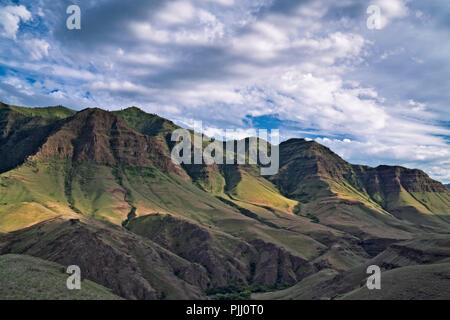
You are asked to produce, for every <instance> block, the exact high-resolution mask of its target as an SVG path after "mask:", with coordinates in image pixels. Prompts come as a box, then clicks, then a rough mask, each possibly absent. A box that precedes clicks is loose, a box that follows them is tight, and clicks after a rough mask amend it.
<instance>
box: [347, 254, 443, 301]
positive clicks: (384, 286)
mask: <svg viewBox="0 0 450 320" xmlns="http://www.w3.org/2000/svg"><path fill="white" fill-rule="evenodd" d="M341 299H343V300H449V299H450V263H442V264H432V265H417V266H408V267H403V268H398V269H394V270H390V271H386V272H382V273H381V290H368V289H367V287H365V286H362V287H361V288H359V289H356V290H354V291H352V292H350V293H348V294H346V295H344V296H343V297H342V298H341Z"/></svg>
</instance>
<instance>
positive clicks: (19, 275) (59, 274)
mask: <svg viewBox="0 0 450 320" xmlns="http://www.w3.org/2000/svg"><path fill="white" fill-rule="evenodd" d="M67 277H68V274H67V273H66V269H65V268H64V267H63V266H62V265H59V264H56V263H52V262H48V261H45V260H42V259H39V258H34V257H31V256H26V255H15V254H6V255H2V256H0V300H24V299H25V300H42V299H49V300H119V299H120V297H118V296H116V295H114V294H112V293H111V292H110V290H108V289H106V288H105V287H102V286H100V285H98V284H96V283H94V282H92V281H89V280H84V281H82V282H81V289H82V290H68V289H67V287H66V280H67Z"/></svg>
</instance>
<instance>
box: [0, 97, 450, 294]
mask: <svg viewBox="0 0 450 320" xmlns="http://www.w3.org/2000/svg"><path fill="white" fill-rule="evenodd" d="M68 110H69V109H68ZM178 128H180V127H178V126H177V125H176V124H174V123H173V122H171V121H170V120H167V119H164V118H161V117H159V116H157V115H155V114H147V113H145V112H144V111H142V110H140V109H138V108H136V107H130V108H127V109H124V110H120V111H113V112H110V111H105V110H102V109H99V108H88V109H84V110H81V111H79V112H75V113H73V114H72V112H67V111H66V110H65V109H61V108H60V107H56V108H50V109H48V108H47V109H46V108H42V109H40V110H37V111H27V109H26V108H24V109H21V108H20V107H11V106H8V105H0V151H2V150H3V151H4V152H2V153H0V160H2V161H1V162H0V254H7V253H13V254H27V255H32V256H35V257H38V258H41V259H45V260H51V261H53V262H56V263H63V264H64V263H66V262H68V260H67V259H63V257H64V254H63V253H67V254H69V253H70V254H71V257H72V258H73V259H74V260H77V261H80V263H83V266H84V268H85V269H87V270H89V277H90V278H89V280H92V281H94V282H97V283H99V284H101V285H103V286H105V287H107V288H110V289H113V293H114V294H116V295H119V296H121V297H125V298H129V299H161V298H165V297H167V298H176V299H188V298H194V297H195V298H201V299H205V298H207V297H208V296H209V295H211V294H212V293H213V295H218V296H220V294H222V295H223V294H225V295H226V296H227V295H228V296H227V297H231V298H232V297H238V296H239V295H236V294H240V293H242V292H247V291H248V290H250V291H255V290H256V291H258V290H259V291H261V290H262V291H267V290H273V289H281V288H283V287H286V286H294V285H295V284H296V283H301V282H302V281H303V280H304V279H305V278H308V277H310V276H314V275H315V274H317V273H319V272H321V271H322V270H332V272H331V273H332V274H339V275H341V274H345V273H346V272H350V270H352V269H353V268H356V267H358V266H360V265H362V264H364V263H366V262H367V261H369V260H370V259H372V258H374V257H375V256H377V255H378V254H382V253H383V252H385V251H386V250H389V248H390V247H391V246H392V245H395V244H396V243H399V242H401V241H407V240H410V239H413V238H415V237H417V236H421V237H423V236H426V235H428V234H430V235H436V234H441V235H444V234H448V232H449V230H450V219H449V216H450V191H449V190H448V189H447V188H445V187H444V185H442V184H441V183H439V182H437V181H434V180H432V179H431V178H430V177H428V175H426V173H424V172H423V171H421V170H418V169H407V168H403V167H400V166H378V167H375V168H372V167H369V166H362V165H353V164H350V163H348V162H347V161H345V160H343V159H342V158H341V157H339V156H338V155H337V154H335V153H334V152H332V151H331V150H330V149H329V148H327V147H325V146H322V145H320V144H319V143H317V142H315V141H307V140H305V139H297V138H293V139H289V140H287V141H284V142H282V143H280V170H279V172H278V173H277V174H276V175H273V176H269V177H263V176H260V175H259V166H258V165H217V164H213V165H205V164H200V165H194V164H192V165H186V164H183V165H177V164H174V163H173V162H172V161H171V157H170V152H171V148H172V147H173V145H174V142H172V141H171V139H170V134H171V132H172V131H173V130H174V129H178ZM190 132H191V134H193V132H192V131H190ZM247 145H248V141H247ZM13 148H14V151H15V152H11V150H13ZM269 148H270V145H269ZM2 163H3V164H2ZM78 221H79V222H78ZM39 230H41V231H39ZM42 230H43V231H42ZM2 232H3V233H2ZM43 232H44V234H45V233H48V232H52V234H55V235H60V236H61V237H60V236H58V239H66V237H68V236H69V235H72V236H74V237H81V238H79V239H80V241H81V243H82V244H83V245H76V244H75V243H73V244H64V243H63V242H61V241H60V240H57V238H52V237H41V236H35V235H39V234H41V233H43ZM66 233H67V234H66ZM101 234H104V235H105V236H104V237H101V238H99V237H98V236H97V235H101ZM59 237H60V238H59ZM110 238H111V239H115V241H112V242H111V241H109V240H108V239H110ZM89 239H96V242H95V244H96V245H98V246H99V248H104V249H105V250H106V251H107V252H111V254H113V253H114V256H116V257H117V259H122V258H119V257H128V256H131V257H132V258H130V259H134V260H133V262H132V265H134V266H135V267H133V268H135V270H136V274H133V272H134V271H133V268H131V269H129V268H125V269H124V270H126V271H124V277H122V278H120V279H118V280H117V281H115V282H114V281H110V280H108V279H106V278H102V277H100V276H98V275H99V273H100V270H101V267H102V266H99V265H96V264H95V263H92V265H87V264H86V261H83V260H82V256H83V255H82V252H83V250H82V247H83V246H86V247H87V248H92V245H93V244H92V245H90V244H89ZM126 239H128V240H126ZM126 242H127V243H129V244H128V245H124V243H126ZM56 245H58V246H59V250H60V252H61V255H58V256H54V255H50V254H49V252H48V247H51V246H56ZM2 248H3V249H2ZM14 248H16V249H14ZM21 248H34V249H32V250H31V249H27V250H25V249H21ZM132 248H139V249H138V251H139V252H141V253H142V252H147V253H146V254H147V255H150V251H151V252H153V253H152V254H151V255H153V257H154V259H155V260H154V261H158V262H155V263H156V266H157V268H158V270H159V271H158V273H155V274H152V272H151V271H150V270H151V268H150V269H149V266H151V265H152V262H150V260H147V259H142V257H141V255H140V254H137V253H136V252H134V251H133V252H132V251H130V250H131V249H132ZM145 248H146V249H145ZM149 248H151V250H150V249H149ZM93 250H94V249H93ZM96 250H98V249H95V250H94V251H96ZM133 250H134V249H133ZM148 250H150V251H148ZM155 250H156V251H155ZM154 252H158V254H156V253H155V254H154ZM158 255H159V257H160V258H158ZM80 259H81V260H80ZM105 259H106V257H105ZM108 259H109V258H108ZM127 259H128V258H127ZM92 261H94V260H92ZM105 261H109V260H105ZM106 264H107V263H106ZM175 264H176V265H178V266H184V267H183V268H187V269H185V270H188V269H189V268H190V269H189V270H197V271H198V277H193V276H192V274H191V273H189V274H191V275H190V276H189V277H188V278H186V277H187V275H186V276H181V275H180V274H179V272H180V271H179V269H176V270H178V271H176V270H175V269H174V267H173V266H174V265H175ZM324 272H325V271H324ZM127 278H128V279H134V280H133V281H132V283H133V284H132V285H131V283H130V286H129V285H126V284H125V282H126V281H127ZM163 279H166V280H163ZM167 279H172V280H170V281H172V282H173V286H171V287H170V288H169V287H167V285H166V284H165V281H167ZM184 290H187V291H186V292H185V293H183V292H184ZM342 290H344V289H342ZM244 296H245V297H247V298H248V297H249V296H248V295H247V294H245V295H244ZM222 297H223V296H222Z"/></svg>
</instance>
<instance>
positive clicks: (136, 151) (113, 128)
mask: <svg viewBox="0 0 450 320" xmlns="http://www.w3.org/2000/svg"><path fill="white" fill-rule="evenodd" d="M58 124H59V127H58V128H57V129H56V130H54V131H53V132H52V134H51V135H50V136H49V137H47V139H46V141H45V143H44V144H43V145H42V146H41V147H40V149H39V151H38V152H37V154H36V155H34V156H32V157H31V160H43V159H55V158H56V159H61V160H73V161H75V162H93V163H95V164H98V165H106V166H114V165H118V164H121V165H129V166H135V167H156V168H158V169H161V170H163V171H166V172H171V173H175V174H178V175H180V176H182V177H184V178H187V175H186V174H185V173H184V171H183V170H182V169H181V168H180V167H179V166H177V165H175V164H174V163H173V162H172V161H171V158H170V154H169V152H168V150H167V148H165V147H164V145H163V144H162V143H161V142H160V141H158V140H157V139H156V138H154V137H150V136H146V135H143V134H141V133H139V132H137V131H135V130H133V129H131V128H130V127H129V126H128V125H127V123H126V122H125V121H124V120H123V119H122V118H121V117H120V116H116V115H114V114H113V113H111V112H107V111H103V110H100V109H86V110H84V111H81V112H79V113H77V114H76V115H75V116H73V117H71V118H69V119H67V120H65V121H63V122H59V123H58Z"/></svg>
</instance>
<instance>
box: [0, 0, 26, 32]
mask: <svg viewBox="0 0 450 320" xmlns="http://www.w3.org/2000/svg"><path fill="white" fill-rule="evenodd" d="M30 19H31V13H30V12H29V11H28V10H27V8H25V7H24V6H23V5H19V6H5V7H0V36H2V37H5V38H9V39H14V40H15V39H16V34H17V31H18V30H19V24H20V22H21V21H23V22H27V21H29V20H30Z"/></svg>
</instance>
